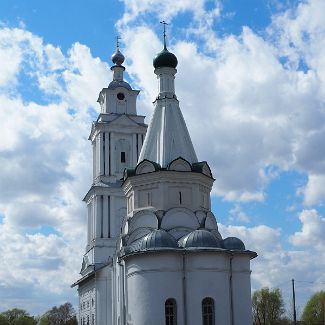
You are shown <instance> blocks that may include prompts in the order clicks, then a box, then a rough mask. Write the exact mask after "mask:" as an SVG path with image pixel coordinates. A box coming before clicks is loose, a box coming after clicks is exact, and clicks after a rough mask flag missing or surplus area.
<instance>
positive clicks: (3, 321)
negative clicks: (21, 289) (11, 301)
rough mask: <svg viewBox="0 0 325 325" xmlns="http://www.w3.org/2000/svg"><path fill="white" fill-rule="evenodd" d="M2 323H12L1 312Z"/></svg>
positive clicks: (3, 324) (7, 324)
mask: <svg viewBox="0 0 325 325" xmlns="http://www.w3.org/2000/svg"><path fill="white" fill-rule="evenodd" d="M0 325H10V323H9V321H8V319H7V318H6V317H5V316H4V315H2V314H0Z"/></svg>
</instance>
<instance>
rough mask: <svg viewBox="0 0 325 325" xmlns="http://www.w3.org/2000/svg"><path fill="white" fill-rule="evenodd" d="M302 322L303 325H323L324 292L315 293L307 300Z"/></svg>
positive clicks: (324, 310) (324, 320)
mask: <svg viewBox="0 0 325 325" xmlns="http://www.w3.org/2000/svg"><path fill="white" fill-rule="evenodd" d="M302 320H303V321H304V324H305V325H319V324H321V325H323V324H325V291H319V292H316V293H315V294H314V295H313V296H311V298H310V299H309V300H308V302H307V304H306V306H305V309H304V312H303V314H302Z"/></svg>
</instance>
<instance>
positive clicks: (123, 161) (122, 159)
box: [121, 151, 126, 163]
mask: <svg viewBox="0 0 325 325" xmlns="http://www.w3.org/2000/svg"><path fill="white" fill-rule="evenodd" d="M125 161H126V160H125V151H122V152H121V163H125Z"/></svg>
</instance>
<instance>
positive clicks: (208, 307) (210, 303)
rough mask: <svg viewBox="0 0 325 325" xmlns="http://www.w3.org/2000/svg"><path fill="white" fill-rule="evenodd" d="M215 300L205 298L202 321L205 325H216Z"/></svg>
mask: <svg viewBox="0 0 325 325" xmlns="http://www.w3.org/2000/svg"><path fill="white" fill-rule="evenodd" d="M214 318H215V316H214V300H213V299H212V298H209V297H208V298H204V299H203V300H202V320H203V325H214Z"/></svg>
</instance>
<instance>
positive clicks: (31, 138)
mask: <svg viewBox="0 0 325 325" xmlns="http://www.w3.org/2000/svg"><path fill="white" fill-rule="evenodd" d="M0 40H2V41H0V57H3V56H5V55H9V54H10V53H14V54H15V55H14V56H13V58H12V59H13V65H12V67H11V69H10V70H5V69H3V70H1V72H2V73H3V75H2V76H1V78H2V79H1V81H3V83H2V84H1V85H0V107H1V109H0V118H1V122H2V137H1V139H0V163H1V174H0V215H1V216H3V218H2V223H1V224H0V254H1V256H2V259H3V261H4V262H3V264H2V267H1V270H0V287H1V290H0V292H1V295H2V297H8V300H7V299H6V302H4V303H3V304H1V309H4V308H5V306H7V308H10V307H18V306H17V302H18V301H19V303H20V307H22V308H26V309H28V310H31V311H33V312H44V311H45V310H44V309H46V308H49V307H51V306H52V304H53V305H54V304H55V303H62V302H64V301H66V300H67V299H69V297H70V298H72V297H74V296H75V290H72V289H70V288H69V286H70V284H71V283H72V282H74V281H75V280H76V279H77V278H78V276H79V275H78V271H79V269H80V268H79V267H80V263H81V257H82V254H83V250H84V246H85V242H86V220H85V215H86V209H85V207H84V205H83V203H82V202H81V199H82V197H83V196H84V194H85V193H86V191H87V189H88V187H89V186H90V184H91V170H92V168H91V159H90V157H91V145H90V143H88V141H87V138H88V134H89V132H90V126H91V122H92V112H93V111H95V110H97V109H98V107H97V103H96V100H97V96H98V92H99V91H100V89H101V88H102V87H105V86H106V85H107V84H108V82H109V78H108V76H109V71H108V69H107V68H106V66H105V64H104V63H103V62H101V61H100V60H99V59H98V58H93V56H92V55H91V53H90V50H89V49H88V48H87V47H85V46H84V45H81V44H78V43H76V44H74V45H72V47H71V49H70V51H69V52H68V53H67V54H63V53H62V52H61V50H60V49H59V48H56V47H54V46H53V45H51V44H44V43H43V41H42V40H41V39H40V38H39V37H37V36H35V35H33V34H31V33H30V32H28V31H25V30H22V29H17V28H16V29H9V28H2V29H0ZM8 53H9V54H8ZM2 66H3V65H2ZM22 74H23V75H24V81H23V82H24V83H25V82H26V80H25V79H27V80H29V81H30V84H32V85H33V87H35V89H34V94H33V95H35V94H38V96H39V97H37V96H36V97H33V98H32V99H30V98H28V94H24V93H20V90H21V86H22V84H21V82H22V81H21V79H20V78H21V75H22ZM23 85H25V84H23ZM49 95H50V96H53V95H54V96H55V98H54V100H53V99H51V97H48V96H49ZM44 102H45V103H44ZM46 102H48V104H46ZM72 109H73V110H74V113H73V114H72V113H71V110H72ZM39 232H43V234H41V233H39ZM48 232H49V234H47V233H48ZM53 279H60V281H59V282H58V281H53ZM26 286H28V289H27V288H26ZM23 290H28V292H29V295H25V294H23V293H22V292H23ZM37 292H38V293H39V294H40V295H43V296H44V297H46V298H45V300H46V301H47V302H48V305H46V304H45V302H44V301H43V300H42V299H38V298H37V294H36V293H37ZM15 293H16V294H15ZM15 296H16V297H18V296H19V297H20V300H19V299H14V298H15ZM2 300H3V299H2ZM10 303H11V304H12V305H10Z"/></svg>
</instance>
